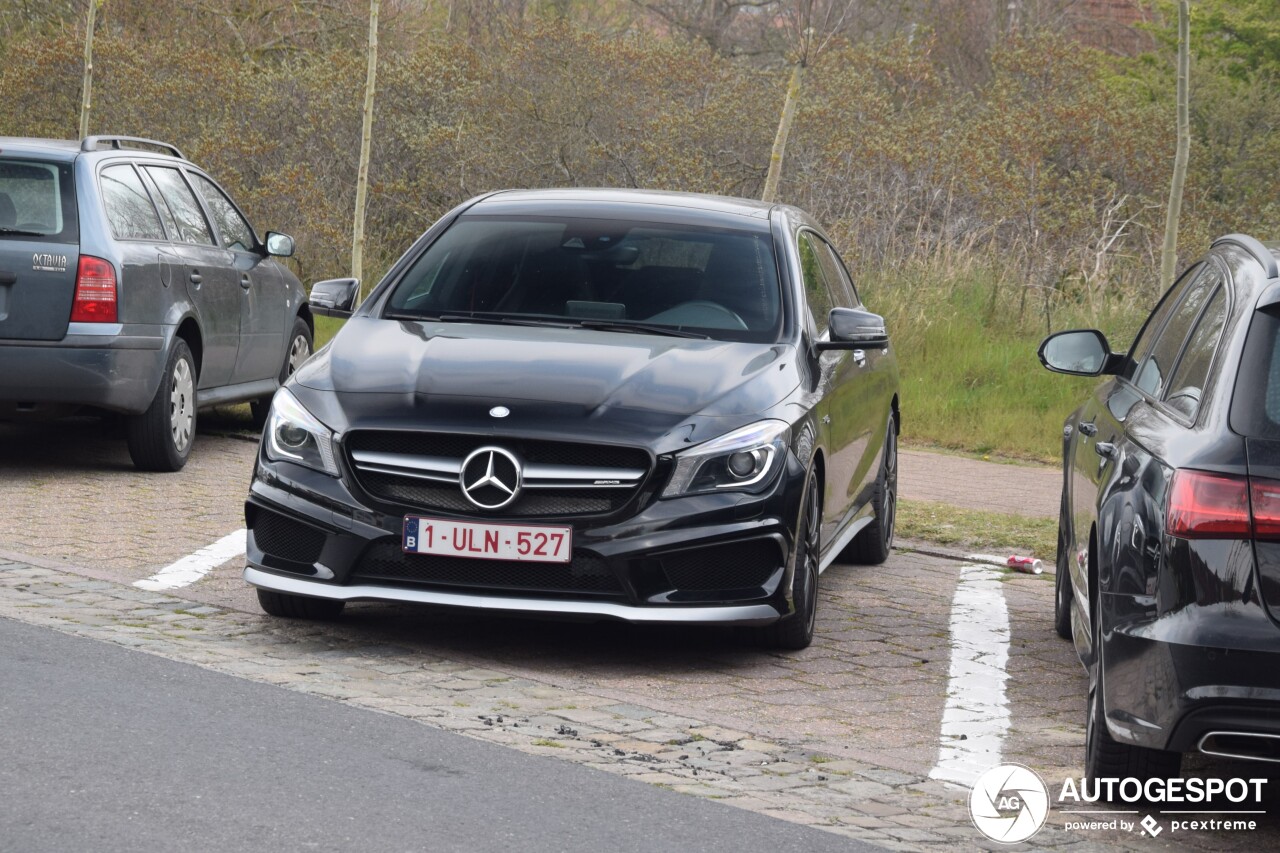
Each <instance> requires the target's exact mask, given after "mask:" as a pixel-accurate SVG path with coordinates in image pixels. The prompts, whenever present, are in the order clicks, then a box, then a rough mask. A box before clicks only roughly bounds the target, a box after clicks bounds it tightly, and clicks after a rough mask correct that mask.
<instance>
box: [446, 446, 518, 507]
mask: <svg viewBox="0 0 1280 853" xmlns="http://www.w3.org/2000/svg"><path fill="white" fill-rule="evenodd" d="M522 480H523V473H522V470H521V468H520V460H519V459H517V458H516V457H515V455H513V454H512V453H511V452H510V451H507V450H503V449H502V448H501V447H481V448H479V449H477V450H474V451H472V452H471V455H470V456H468V457H467V458H466V459H464V460H463V461H462V476H461V477H460V478H459V483H460V485H461V486H462V495H463V497H465V498H466V499H467V500H469V501H471V503H472V504H473V505H475V506H477V507H479V508H480V509H489V510H493V509H502V508H503V507H504V506H507V505H509V504H511V503H512V502H513V501H514V500H515V499H516V498H517V497H519V496H520V484H521V481H522Z"/></svg>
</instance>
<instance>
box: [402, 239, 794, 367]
mask: <svg viewBox="0 0 1280 853" xmlns="http://www.w3.org/2000/svg"><path fill="white" fill-rule="evenodd" d="M780 304H781V295H780V289H779V286H778V273H777V266H776V263H775V260H774V254H773V241H772V239H771V238H770V236H769V234H768V233H763V232H760V233H753V232H750V231H735V230H728V229H721V228H697V227H691V226H685V225H669V224H663V223H654V222H633V221H622V220H601V219H585V218H584V219H578V218H571V217H552V216H546V217H543V216H538V217H529V216H524V217H515V216H484V215H472V216H463V217H461V218H460V219H459V220H458V221H457V222H456V223H454V225H453V226H452V227H451V228H450V229H449V230H448V231H446V232H445V233H444V234H443V235H442V236H441V237H440V238H439V239H438V240H436V241H435V242H434V243H432V244H431V246H430V247H429V248H428V249H427V250H426V251H425V252H424V253H423V254H422V255H421V256H420V257H419V258H418V259H417V260H416V261H415V262H414V264H413V266H412V267H411V268H410V269H409V270H408V272H406V273H405V275H404V277H403V278H402V279H401V281H400V283H399V284H398V285H397V286H396V288H395V290H394V292H393V293H392V294H391V298H390V300H389V301H388V303H387V307H386V310H385V313H387V314H391V315H395V316H397V317H404V316H422V317H424V318H427V317H440V316H442V315H447V316H449V317H450V318H451V319H453V318H467V319H470V318H474V319H477V320H491V321H493V320H496V321H503V320H509V321H512V322H520V321H522V320H523V321H524V322H528V321H529V320H533V319H538V320H546V321H558V322H562V323H565V324H567V325H577V324H581V325H585V326H595V327H597V328H609V329H618V330H626V328H627V327H629V326H631V325H632V324H634V325H635V326H636V327H637V328H639V327H640V326H648V327H650V331H655V330H661V329H672V330H681V331H685V332H692V333H697V334H699V335H705V336H707V337H711V338H714V339H717V340H733V341H758V342H769V341H774V340H776V339H777V331H778V325H779V319H780V315H781V312H780V309H779V306H780ZM640 330H641V331H643V329H640ZM659 333H660V332H659Z"/></svg>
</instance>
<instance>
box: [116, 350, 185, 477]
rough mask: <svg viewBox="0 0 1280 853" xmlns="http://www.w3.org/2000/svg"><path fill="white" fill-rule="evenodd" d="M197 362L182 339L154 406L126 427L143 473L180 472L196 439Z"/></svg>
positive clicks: (172, 354)
mask: <svg viewBox="0 0 1280 853" xmlns="http://www.w3.org/2000/svg"><path fill="white" fill-rule="evenodd" d="M196 382H197V376H196V361H195V358H193V357H192V355H191V349H190V347H188V346H187V342H186V341H184V340H182V338H178V339H176V340H175V341H174V342H173V348H172V349H171V350H169V358H168V360H167V361H166V362H165V367H164V378H163V379H162V380H161V382H160V387H159V388H158V389H156V396H155V398H154V399H153V400H152V401H151V405H150V406H148V407H147V410H146V411H145V412H143V413H142V414H140V415H132V416H131V417H130V418H129V419H128V421H127V423H126V425H125V437H126V439H127V440H128V442H129V456H130V457H131V458H132V459H133V464H134V465H135V466H136V467H137V468H138V469H140V470H142V471H180V470H182V466H183V465H186V464H187V457H189V456H190V455H191V445H192V444H194V443H195V438H196Z"/></svg>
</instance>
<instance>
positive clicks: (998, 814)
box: [969, 764, 1049, 844]
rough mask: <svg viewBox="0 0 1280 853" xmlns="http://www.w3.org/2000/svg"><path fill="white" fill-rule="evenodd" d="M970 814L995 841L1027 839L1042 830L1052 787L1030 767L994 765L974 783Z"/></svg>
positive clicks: (975, 823)
mask: <svg viewBox="0 0 1280 853" xmlns="http://www.w3.org/2000/svg"><path fill="white" fill-rule="evenodd" d="M969 816H970V817H971V818H972V819H973V825H974V826H975V827H977V828H978V831H979V832H981V833H982V834H983V835H985V836H986V837H987V838H990V839H991V840H992V841H997V842H999V843H1001V844H1017V843H1018V842H1020V841H1026V840H1027V839H1028V838H1030V837H1031V836H1033V835H1035V834H1036V833H1037V832H1039V831H1040V829H1041V827H1043V826H1044V822H1045V820H1046V819H1047V818H1048V817H1049V789H1048V788H1047V787H1046V786H1045V784H1044V780H1043V779H1041V778H1040V775H1039V774H1038V773H1036V772H1035V771H1034V770H1032V769H1031V768H1030V767H1023V766H1022V765H1021V764H1001V765H999V766H997V767H992V768H991V769H990V770H988V771H987V772H985V773H983V774H982V775H981V776H979V777H978V781H976V782H974V783H973V790H972V791H970V792H969Z"/></svg>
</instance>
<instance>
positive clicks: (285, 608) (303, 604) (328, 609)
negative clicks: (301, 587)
mask: <svg viewBox="0 0 1280 853" xmlns="http://www.w3.org/2000/svg"><path fill="white" fill-rule="evenodd" d="M258 605H259V606H260V607H261V608H262V609H263V611H264V612H265V613H266V614H267V615H268V616H278V617H280V618H282V619H312V620H315V621H318V622H328V621H331V620H333V619H337V618H338V617H339V616H341V615H342V609H343V608H344V607H346V606H347V603H346V602H345V601H334V600H332V599H328V598H307V597H306V596H302V595H289V594H287V593H283V592H272V591H271V590H269V589H259V590H258Z"/></svg>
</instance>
